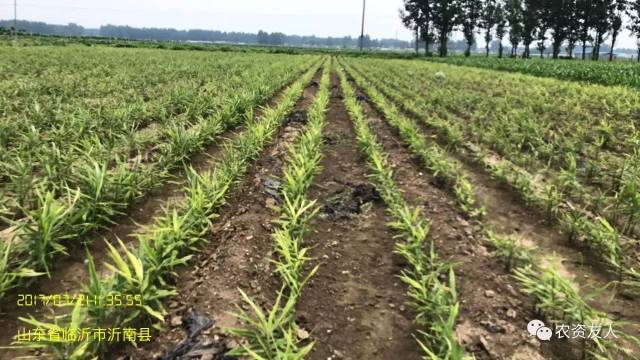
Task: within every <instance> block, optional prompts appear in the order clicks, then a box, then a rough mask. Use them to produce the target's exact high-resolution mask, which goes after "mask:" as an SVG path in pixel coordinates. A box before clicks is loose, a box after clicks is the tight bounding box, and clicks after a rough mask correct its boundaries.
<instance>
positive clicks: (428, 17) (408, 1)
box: [400, 0, 433, 55]
mask: <svg viewBox="0 0 640 360" xmlns="http://www.w3.org/2000/svg"><path fill="white" fill-rule="evenodd" d="M432 16H433V12H432V1H431V0H404V4H403V8H402V9H400V18H401V19H402V23H403V24H404V26H405V27H407V28H408V29H410V30H413V31H414V32H415V33H416V52H417V51H418V41H419V40H420V39H422V40H423V41H424V42H425V45H424V52H425V55H429V53H430V51H431V42H432V40H433V20H432Z"/></svg>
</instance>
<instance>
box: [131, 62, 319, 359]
mask: <svg viewBox="0 0 640 360" xmlns="http://www.w3.org/2000/svg"><path fill="white" fill-rule="evenodd" d="M320 75H321V73H318V74H316V76H315V77H314V81H315V82H314V83H313V84H312V86H310V87H308V88H307V89H305V91H304V94H303V96H302V97H301V98H300V99H299V100H298V102H297V103H296V106H295V109H294V111H293V112H292V113H291V114H290V115H289V116H288V118H287V120H286V123H285V125H284V126H283V127H282V128H281V129H280V130H279V132H278V134H277V135H276V138H275V140H274V144H273V145H271V146H270V147H268V148H267V149H266V150H265V151H264V152H263V153H262V155H261V156H260V158H259V159H258V161H257V162H256V163H255V166H254V167H253V168H252V170H251V171H250V172H249V173H248V174H247V176H246V177H245V179H244V180H243V181H242V183H241V184H240V185H239V186H238V187H237V188H236V190H234V191H233V194H232V195H231V196H230V198H229V201H228V205H227V206H226V207H225V208H224V209H223V211H222V214H221V216H220V217H219V218H218V219H216V220H215V222H214V224H213V226H212V228H211V231H210V234H211V235H209V244H208V245H207V246H205V249H204V250H203V252H202V253H201V254H200V256H198V258H197V260H196V261H195V266H190V267H189V268H186V269H182V270H180V271H179V276H178V279H180V280H179V282H178V283H177V284H176V286H177V290H178V293H179V295H178V296H177V297H176V298H174V299H173V300H171V301H169V303H168V310H169V312H170V315H169V316H168V317H167V326H168V327H169V329H168V330H167V331H164V332H162V333H160V334H158V335H157V337H155V340H154V341H153V342H152V343H150V344H149V345H148V346H144V347H141V348H139V349H128V350H127V353H128V354H129V355H130V356H131V358H133V359H152V358H155V357H158V356H161V355H163V354H166V353H167V351H169V350H171V349H173V348H174V347H176V345H177V344H178V343H179V342H180V341H181V340H183V339H184V337H185V334H184V331H183V330H182V328H181V327H180V325H181V318H182V317H183V316H185V315H186V314H188V313H189V312H190V311H192V310H194V311H198V312H200V313H202V314H206V316H207V317H209V318H210V319H211V320H213V321H214V325H213V327H212V328H210V329H209V330H207V331H206V332H205V335H206V336H209V335H212V339H218V338H224V337H225V336H226V335H225V333H226V331H225V328H228V327H237V326H240V325H241V324H240V323H239V322H238V321H237V319H236V318H235V317H234V316H232V315H231V314H230V312H234V311H235V310H236V308H237V306H238V305H241V306H243V308H245V309H248V308H247V307H246V306H244V305H243V303H242V299H241V296H240V293H239V291H238V289H242V290H243V291H244V292H246V293H247V294H248V295H249V296H251V297H252V299H253V300H254V301H256V302H257V303H258V304H259V305H260V306H263V307H270V306H271V305H272V303H273V301H274V299H275V296H276V295H277V292H278V291H279V290H280V279H279V277H278V275H277V274H276V273H274V270H275V269H274V267H273V265H272V264H271V263H270V258H271V253H272V250H273V239H272V238H271V232H272V230H273V227H272V221H273V220H274V219H275V218H276V217H277V216H278V212H277V211H276V209H275V208H274V206H275V205H276V204H277V200H276V199H275V198H274V197H273V196H271V195H269V194H268V193H267V192H266V188H267V187H266V184H268V183H269V181H271V180H276V181H277V180H278V179H279V177H280V176H281V172H282V169H283V166H284V161H285V156H286V154H287V146H288V145H290V144H291V143H293V142H294V141H295V139H296V138H297V137H298V135H299V134H300V133H301V131H302V130H303V128H304V123H305V122H306V109H307V108H308V106H309V105H310V104H311V103H312V101H313V99H314V97H315V93H316V91H317V84H318V81H319V79H320ZM229 345H230V346H236V345H237V343H236V342H235V341H233V340H231V341H230V343H229Z"/></svg>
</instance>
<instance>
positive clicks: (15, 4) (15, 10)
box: [13, 0, 18, 41]
mask: <svg viewBox="0 0 640 360" xmlns="http://www.w3.org/2000/svg"><path fill="white" fill-rule="evenodd" d="M13 41H18V0H13Z"/></svg>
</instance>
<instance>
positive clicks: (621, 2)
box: [608, 0, 629, 61]
mask: <svg viewBox="0 0 640 360" xmlns="http://www.w3.org/2000/svg"><path fill="white" fill-rule="evenodd" d="M628 5H629V4H628V2H627V0H614V1H612V2H611V4H610V5H609V16H608V18H609V33H610V34H611V50H609V61H612V60H613V48H614V47H615V46H616V40H617V39H618V35H620V30H622V16H623V15H624V13H625V11H626V10H627V6H628Z"/></svg>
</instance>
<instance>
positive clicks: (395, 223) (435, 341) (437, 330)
mask: <svg viewBox="0 0 640 360" xmlns="http://www.w3.org/2000/svg"><path fill="white" fill-rule="evenodd" d="M338 75H339V77H340V82H341V86H342V92H343V95H344V103H345V106H346V108H347V112H348V113H349V116H350V118H351V120H352V122H353V124H354V128H355V132H356V137H357V141H358V145H359V147H360V150H361V152H362V154H363V156H364V158H365V159H366V162H367V165H368V167H369V174H370V178H371V180H372V182H373V183H374V184H375V185H376V188H377V189H378V191H379V192H380V195H381V197H382V199H383V201H384V202H385V203H386V205H387V212H388V214H389V215H390V217H391V219H392V222H391V223H390V226H391V227H392V228H393V229H394V230H395V232H396V238H397V243H396V250H395V251H396V252H397V253H398V254H400V255H401V256H403V257H404V259H405V260H406V261H407V264H408V266H407V268H406V269H404V270H403V271H402V273H401V275H400V278H401V279H402V281H403V282H404V283H406V285H407V286H408V288H409V290H408V292H407V295H408V297H409V299H410V300H409V305H410V307H411V309H412V310H413V311H414V312H415V323H416V326H417V327H418V332H419V333H418V334H416V338H417V341H418V343H419V345H420V348H421V349H422V351H423V352H424V356H425V358H429V359H463V358H467V355H466V354H465V352H464V348H463V347H461V346H460V345H459V344H458V342H457V340H456V338H455V325H456V318H457V316H458V310H459V303H458V295H457V290H456V281H455V274H454V271H453V266H452V264H450V263H448V262H445V261H441V260H440V259H439V258H438V255H437V253H436V251H435V247H434V245H433V243H432V242H431V243H428V241H429V239H428V237H429V228H430V225H429V221H428V219H426V218H425V217H424V216H423V215H422V214H421V213H420V211H419V209H418V208H413V207H411V206H410V205H409V204H408V203H407V201H406V200H405V198H404V197H403V194H402V191H401V190H400V189H399V188H398V186H397V184H396V181H395V180H394V175H393V171H392V170H391V168H392V167H391V163H390V162H389V159H388V157H387V155H386V154H385V152H384V150H383V149H382V147H381V146H380V144H379V143H378V141H377V139H376V136H375V135H374V133H373V131H372V129H371V128H370V127H369V125H368V123H367V120H366V118H365V116H364V112H363V109H362V106H361V104H360V103H358V100H357V97H356V93H355V91H354V89H353V88H352V86H351V85H350V84H349V82H348V80H347V78H346V75H345V74H344V71H343V70H342V69H340V70H339V71H338ZM471 211H472V212H475V209H471ZM426 249H428V250H426ZM443 279H444V280H443Z"/></svg>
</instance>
